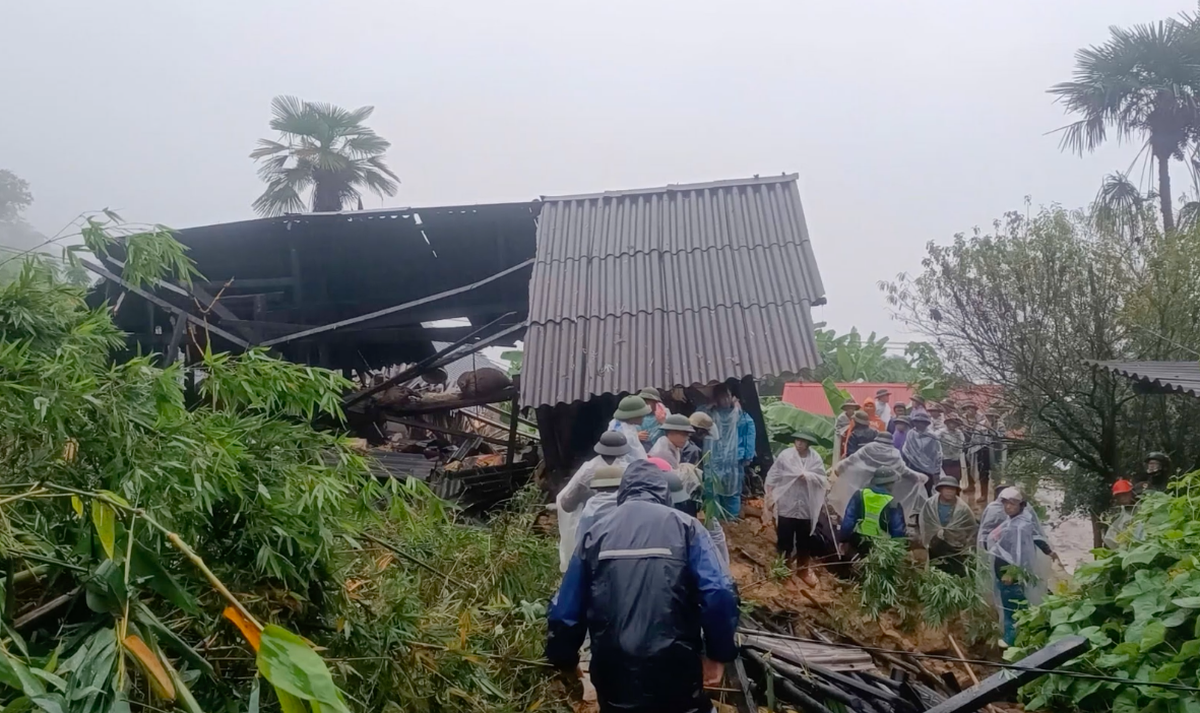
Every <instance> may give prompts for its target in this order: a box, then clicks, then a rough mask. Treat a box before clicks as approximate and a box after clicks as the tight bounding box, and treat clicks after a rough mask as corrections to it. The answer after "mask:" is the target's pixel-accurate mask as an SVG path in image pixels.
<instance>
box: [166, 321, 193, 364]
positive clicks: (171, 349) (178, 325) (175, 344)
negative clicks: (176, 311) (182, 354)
mask: <svg viewBox="0 0 1200 713" xmlns="http://www.w3.org/2000/svg"><path fill="white" fill-rule="evenodd" d="M187 323H188V321H187V320H186V319H181V318H180V317H178V316H177V317H175V327H174V329H172V330H171V341H170V342H169V343H168V344H167V352H166V354H164V355H163V368H164V369H165V368H166V367H168V366H171V365H172V364H174V363H175V359H176V358H177V357H178V356H179V343H180V342H182V341H183V333H184V332H186V331H187Z"/></svg>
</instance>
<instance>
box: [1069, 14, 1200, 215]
mask: <svg viewBox="0 0 1200 713" xmlns="http://www.w3.org/2000/svg"><path fill="white" fill-rule="evenodd" d="M1186 20H1187V18H1185V21H1182V22H1181V21H1176V20H1166V21H1163V22H1158V23H1153V24H1148V25H1135V26H1134V27H1131V28H1128V29H1126V28H1120V27H1114V28H1112V29H1111V32H1112V36H1111V37H1110V38H1109V39H1108V41H1107V42H1105V43H1104V44H1102V45H1098V46H1095V47H1088V48H1085V49H1081V50H1079V51H1078V52H1076V53H1075V74H1074V79H1073V81H1070V82H1062V83H1061V84H1056V85H1054V86H1053V87H1051V88H1050V93H1051V94H1053V95H1055V96H1056V97H1057V98H1058V101H1059V102H1060V103H1062V104H1063V105H1064V106H1065V107H1066V109H1067V111H1068V112H1070V113H1073V114H1078V115H1080V116H1081V118H1080V119H1079V120H1078V121H1076V122H1074V123H1072V124H1068V125H1067V126H1065V127H1063V128H1062V129H1060V131H1061V132H1062V147H1063V149H1069V150H1071V151H1074V152H1076V153H1079V154H1080V155H1082V154H1083V153H1085V152H1089V151H1094V150H1096V149H1097V148H1098V147H1099V146H1100V145H1101V144H1103V143H1104V142H1105V141H1106V140H1107V139H1108V132H1109V130H1110V129H1112V130H1114V131H1115V132H1116V134H1117V137H1118V139H1136V140H1139V141H1144V142H1145V143H1146V145H1147V147H1148V148H1149V150H1150V155H1151V156H1152V157H1153V158H1154V160H1155V161H1156V162H1157V169H1158V200H1159V208H1160V210H1161V211H1162V218H1163V229H1164V230H1166V231H1168V232H1169V231H1172V230H1174V229H1175V215H1174V213H1173V212H1172V206H1171V172H1170V160H1171V159H1172V158H1176V159H1180V160H1182V159H1183V157H1184V152H1185V149H1186V148H1187V147H1188V146H1189V144H1191V143H1192V142H1193V140H1195V139H1196V137H1197V135H1200V103H1198V97H1200V31H1198V29H1197V27H1196V23H1194V22H1189V21H1186Z"/></svg>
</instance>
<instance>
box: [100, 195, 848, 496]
mask: <svg viewBox="0 0 1200 713" xmlns="http://www.w3.org/2000/svg"><path fill="white" fill-rule="evenodd" d="M177 236H178V239H179V240H180V241H181V242H182V243H183V244H184V245H186V246H187V247H188V250H189V252H188V255H189V257H190V258H191V259H192V260H194V261H195V263H196V267H197V269H198V270H199V271H200V272H201V273H202V274H203V276H204V278H203V280H202V281H197V282H194V283H193V284H190V285H188V284H176V283H170V282H165V281H160V282H158V283H157V284H155V285H152V286H142V287H139V286H137V285H133V284H130V283H128V282H126V281H125V280H123V279H122V278H121V277H120V275H121V270H122V267H123V265H122V262H121V255H120V252H119V251H118V252H116V253H115V257H110V258H103V259H100V260H99V262H92V261H87V262H85V266H86V267H87V268H88V269H90V270H91V271H92V272H93V273H95V274H97V275H98V276H99V277H100V278H101V280H100V282H99V283H98V284H97V285H96V287H95V290H94V297H95V299H96V300H97V301H99V300H101V299H104V300H107V301H108V303H109V304H111V305H114V307H115V308H116V320H117V323H118V325H119V326H120V327H121V328H122V329H124V330H126V331H127V332H128V333H129V348H130V350H131V351H141V352H142V353H147V352H156V353H159V354H161V355H162V360H163V362H164V363H168V364H169V363H172V362H173V361H175V360H176V359H183V360H184V361H185V362H186V363H189V364H194V363H196V362H197V361H199V358H200V354H201V351H202V350H203V349H204V348H205V347H206V346H207V345H208V344H210V343H211V344H212V345H213V348H215V349H221V350H232V351H237V350H242V349H248V348H251V347H262V348H267V349H269V350H270V351H271V352H272V353H274V354H277V355H278V356H280V357H282V358H284V359H288V360H290V361H294V362H298V363H304V364H310V365H315V366H321V367H325V368H329V369H334V370H338V371H341V372H342V373H343V375H345V376H346V377H347V378H352V379H354V380H356V382H357V387H358V388H357V390H356V391H355V392H353V393H350V394H347V395H346V397H345V401H344V404H343V405H344V408H345V410H346V413H347V417H348V421H349V425H350V427H351V428H352V429H353V430H354V431H355V432H356V433H357V434H358V435H359V436H360V437H362V438H363V439H364V440H365V441H366V442H368V443H369V444H370V445H371V446H372V452H373V453H374V454H375V455H376V456H377V462H378V463H379V464H380V465H379V467H380V468H381V469H383V471H384V472H386V473H387V474H390V475H393V476H403V477H408V476H413V477H418V478H422V479H427V480H430V482H432V483H435V485H437V487H438V488H440V491H441V492H443V493H444V494H446V495H448V496H453V497H456V498H458V499H459V500H460V501H466V502H468V504H470V505H475V506H479V507H488V506H490V505H491V504H494V503H495V502H498V501H499V500H502V499H503V498H504V497H506V496H507V495H508V494H511V492H512V490H513V489H514V488H516V487H519V486H520V485H521V484H522V483H524V482H527V481H528V480H529V479H530V477H532V476H533V473H534V470H535V469H536V468H538V467H539V464H540V463H543V459H544V468H545V470H546V471H547V473H548V475H549V476H550V479H551V481H552V482H553V480H554V479H561V477H563V475H565V474H566V473H567V472H569V470H570V469H571V467H572V466H573V465H574V464H575V463H577V462H578V461H579V460H580V459H581V458H582V457H584V456H585V455H589V454H590V449H591V446H592V444H593V443H594V442H595V439H596V437H597V436H598V433H599V432H600V431H602V430H603V429H604V428H605V424H606V423H607V420H608V418H609V416H611V413H612V411H613V408H614V406H615V404H616V401H617V400H618V399H619V398H620V396H622V395H623V394H625V393H627V392H634V391H637V390H638V389H640V388H643V387H648V386H649V387H656V388H659V389H662V390H664V391H665V392H668V393H669V395H670V397H671V398H673V399H674V405H676V406H677V408H682V410H684V412H687V410H688V409H689V408H691V407H692V406H693V405H694V403H695V402H696V401H698V400H703V398H704V390H705V389H706V388H708V387H710V386H711V385H712V384H714V383H719V382H726V383H729V384H730V385H731V386H732V388H733V390H734V391H735V393H736V394H737V395H738V396H739V397H740V399H741V403H742V406H743V408H745V409H746V411H747V412H748V413H750V415H751V416H753V417H754V419H755V420H756V422H757V423H758V432H759V444H758V450H759V453H760V454H762V456H763V458H765V459H769V457H770V449H769V444H768V442H767V430H766V427H765V424H764V423H763V421H762V413H761V408H760V407H759V403H758V396H757V391H756V389H755V386H754V379H755V378H757V377H761V376H766V375H772V376H778V375H786V374H794V373H797V372H799V371H800V370H802V369H805V368H808V367H812V366H815V365H816V364H817V363H818V361H819V356H818V354H817V349H816V344H815V342H814V338H813V325H812V319H811V316H810V314H809V311H810V308H811V307H812V306H813V305H819V304H822V303H823V302H824V288H823V286H822V284H821V278H820V274H819V272H818V270H817V267H816V262H815V259H814V257H813V252H812V247H811V244H810V242H809V237H808V230H807V227H806V225H805V221H804V212H803V209H802V207H801V204H800V196H799V190H798V188H797V186H796V176H795V175H783V176H774V177H765V178H758V177H756V178H752V179H745V180H737V181H721V182H714V183H703V184H690V185H675V186H666V187H662V188H655V189H646V190H632V191H614V192H608V193H598V194H591V195H579V196H562V197H548V198H543V199H541V200H535V201H529V202H523V203H501V204H492V205H473V206H440V207H430V208H396V209H384V210H372V211H347V212H338V213H316V214H301V215H286V216H281V217H277V218H262V219H255V220H247V221H241V222H236V223H225V224H218V225H210V226H204V227H197V228H190V229H185V230H181V231H178V233H177ZM446 320H453V322H452V323H447V322H446ZM521 339H524V341H525V357H524V366H523V368H522V371H521V374H520V375H519V376H518V377H516V378H515V379H510V378H509V377H508V376H507V375H506V374H504V373H503V372H502V371H501V370H500V369H497V368H495V366H494V365H485V366H484V368H473V369H462V368H461V366H462V364H463V363H464V360H466V359H474V358H476V356H477V355H480V352H481V350H483V349H485V348H487V347H497V346H512V345H515V344H516V343H517V341H518V340H521ZM455 364H457V365H459V367H460V368H458V369H456V371H458V372H459V376H458V377H457V378H455V379H451V378H450V371H449V370H448V368H449V367H450V366H451V365H455ZM192 373H193V374H194V370H193V372H192ZM530 411H532V414H531V413H530ZM513 413H525V414H528V415H533V414H536V430H535V428H534V426H535V423H534V420H527V419H524V418H509V414H513ZM539 442H540V444H541V447H540V448H539V447H538V444H539Z"/></svg>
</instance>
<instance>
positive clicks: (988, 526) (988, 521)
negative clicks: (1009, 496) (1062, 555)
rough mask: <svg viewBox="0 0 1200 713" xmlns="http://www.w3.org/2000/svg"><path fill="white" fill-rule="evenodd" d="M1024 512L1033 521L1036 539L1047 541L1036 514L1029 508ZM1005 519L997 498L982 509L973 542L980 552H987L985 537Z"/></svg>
mask: <svg viewBox="0 0 1200 713" xmlns="http://www.w3.org/2000/svg"><path fill="white" fill-rule="evenodd" d="M1025 512H1027V513H1029V517H1030V518H1032V519H1033V524H1034V526H1035V527H1037V534H1038V537H1040V538H1042V539H1043V540H1047V538H1046V529H1045V528H1044V527H1042V523H1041V521H1040V520H1039V519H1038V516H1037V513H1036V512H1034V511H1033V508H1031V507H1026V508H1025ZM1007 518H1008V514H1007V513H1005V512H1004V503H1002V502H1000V499H999V498H997V499H996V500H993V501H992V502H990V503H988V504H987V507H985V508H984V509H983V514H982V515H980V516H979V537H978V538H977V539H976V540H975V546H976V547H978V548H979V551H980V552H987V551H988V543H987V536H988V535H990V534H992V530H995V529H996V528H997V527H1000V525H1002V524H1003V523H1004V521H1005V520H1006V519H1007ZM1047 541H1049V540H1047Z"/></svg>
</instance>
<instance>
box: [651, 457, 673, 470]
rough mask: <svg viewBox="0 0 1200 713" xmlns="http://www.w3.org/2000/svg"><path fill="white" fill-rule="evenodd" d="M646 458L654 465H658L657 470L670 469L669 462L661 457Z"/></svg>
mask: <svg viewBox="0 0 1200 713" xmlns="http://www.w3.org/2000/svg"><path fill="white" fill-rule="evenodd" d="M646 460H647V461H649V462H651V463H653V464H654V465H656V466H658V469H659V470H663V471H668V470H671V464H670V463H668V462H667V461H665V460H663V459H662V458H647V459H646Z"/></svg>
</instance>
